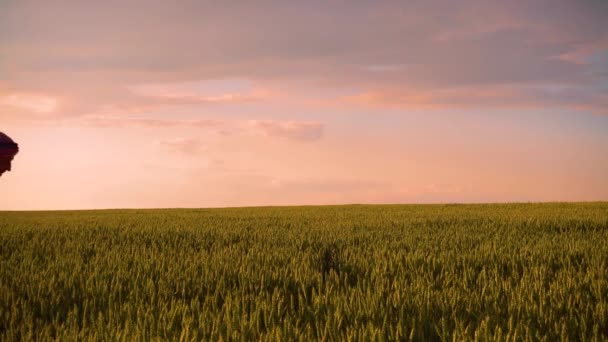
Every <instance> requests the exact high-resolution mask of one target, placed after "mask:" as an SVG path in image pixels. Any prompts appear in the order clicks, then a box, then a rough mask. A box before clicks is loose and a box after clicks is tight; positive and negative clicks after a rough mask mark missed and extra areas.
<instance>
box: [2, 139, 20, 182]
mask: <svg viewBox="0 0 608 342" xmlns="http://www.w3.org/2000/svg"><path fill="white" fill-rule="evenodd" d="M17 152H19V145H18V144H17V143H16V142H14V141H13V139H11V138H9V137H8V135H6V134H4V133H2V132H0V177H1V176H2V174H3V173H5V172H7V171H10V170H11V163H12V161H13V158H14V157H15V155H16V154H17Z"/></svg>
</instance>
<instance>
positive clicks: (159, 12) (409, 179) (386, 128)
mask: <svg viewBox="0 0 608 342" xmlns="http://www.w3.org/2000/svg"><path fill="white" fill-rule="evenodd" d="M0 131H3V132H4V133H6V134H7V135H9V136H10V137H11V138H12V139H13V140H15V141H16V142H17V143H19V148H20V152H19V154H18V155H17V156H16V157H15V159H14V161H13V165H12V171H11V172H10V173H5V174H4V175H2V177H1V178H0V210H38V209H87V208H158V207H225V206H259V205H301V204H345V203H454V202H458V203H461V202H462V203H470V202H528V201H535V202H536V201H599V200H608V1H604V0H595V1H592V0H569V1H565V0H538V1H520V0H515V1H487V0H483V1H481V0H480V1H476V0H463V1H451V0H450V1H448V0H445V1H417V0H411V1H314V0H310V1H292V2H285V1H247V2H233V1H155V0H149V1H114V0H108V1H61V0H49V1H41V0H40V1H30V0H3V1H1V2H0Z"/></svg>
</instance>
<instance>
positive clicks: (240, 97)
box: [128, 79, 270, 104]
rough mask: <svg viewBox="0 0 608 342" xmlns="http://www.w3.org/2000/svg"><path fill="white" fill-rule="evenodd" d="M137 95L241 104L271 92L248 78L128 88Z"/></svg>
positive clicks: (181, 101)
mask: <svg viewBox="0 0 608 342" xmlns="http://www.w3.org/2000/svg"><path fill="white" fill-rule="evenodd" d="M128 89H129V90H130V91H131V92H133V93H134V94H136V95H139V96H143V97H146V98H153V99H155V100H156V101H157V102H160V103H166V104H212V103H241V102H253V101H259V100H262V99H264V98H266V97H268V96H269V95H270V93H269V91H267V90H263V89H256V88H254V86H253V84H252V82H251V81H248V80H245V79H218V80H199V81H189V82H168V83H144V84H138V85H134V86H130V87H128Z"/></svg>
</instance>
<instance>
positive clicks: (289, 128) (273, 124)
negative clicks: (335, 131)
mask: <svg viewBox="0 0 608 342" xmlns="http://www.w3.org/2000/svg"><path fill="white" fill-rule="evenodd" d="M249 126H250V128H251V129H252V130H253V131H254V132H256V133H261V134H263V135H266V136H269V137H279V138H285V139H290V140H299V141H314V140H319V139H321V137H322V136H323V130H324V125H323V124H322V123H320V122H314V121H276V120H250V121H249Z"/></svg>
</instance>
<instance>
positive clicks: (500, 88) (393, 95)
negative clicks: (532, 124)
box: [342, 84, 607, 113]
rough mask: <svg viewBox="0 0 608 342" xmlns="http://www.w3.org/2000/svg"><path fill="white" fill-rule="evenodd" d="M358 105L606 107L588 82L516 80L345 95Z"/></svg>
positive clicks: (592, 109) (596, 110)
mask: <svg viewBox="0 0 608 342" xmlns="http://www.w3.org/2000/svg"><path fill="white" fill-rule="evenodd" d="M342 100H343V101H344V102H345V103H350V104H354V105H366V106H380V107H396V108H407V109H418V110H432V109H471V108H570V109H577V110H586V111H590V112H593V113H601V112H605V111H606V103H607V101H606V96H605V95H603V93H602V91H601V90H596V89H593V88H588V87H584V86H570V85H554V84H537V85H529V84H513V85H494V86H468V87H453V88H440V89H431V88H404V89H399V88H392V89H380V90H370V91H365V92H361V93H359V94H356V95H352V96H346V97H343V98H342Z"/></svg>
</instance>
